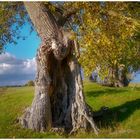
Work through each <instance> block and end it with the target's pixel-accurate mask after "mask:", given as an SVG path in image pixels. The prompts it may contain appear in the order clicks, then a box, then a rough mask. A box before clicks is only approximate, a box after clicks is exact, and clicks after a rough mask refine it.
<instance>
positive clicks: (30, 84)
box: [25, 80, 35, 86]
mask: <svg viewBox="0 0 140 140" xmlns="http://www.w3.org/2000/svg"><path fill="white" fill-rule="evenodd" d="M34 85H35V84H34V81H32V80H30V81H28V82H27V83H26V84H25V86H34Z"/></svg>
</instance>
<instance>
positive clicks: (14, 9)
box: [0, 2, 28, 52]
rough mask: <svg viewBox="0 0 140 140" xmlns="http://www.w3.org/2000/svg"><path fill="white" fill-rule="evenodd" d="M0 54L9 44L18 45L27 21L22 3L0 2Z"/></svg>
mask: <svg viewBox="0 0 140 140" xmlns="http://www.w3.org/2000/svg"><path fill="white" fill-rule="evenodd" d="M0 17H1V18H0V52H1V51H2V50H3V47H4V45H6V44H7V43H16V41H15V40H16V38H17V39H18V38H19V37H20V36H19V29H20V27H21V26H22V25H23V24H24V21H25V19H26V20H27V19H28V17H27V14H26V10H25V8H24V6H23V3H22V2H0Z"/></svg>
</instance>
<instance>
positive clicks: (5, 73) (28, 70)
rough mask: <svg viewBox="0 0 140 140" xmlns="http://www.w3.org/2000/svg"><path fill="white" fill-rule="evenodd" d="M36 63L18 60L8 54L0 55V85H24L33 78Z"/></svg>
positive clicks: (30, 60)
mask: <svg viewBox="0 0 140 140" xmlns="http://www.w3.org/2000/svg"><path fill="white" fill-rule="evenodd" d="M35 71H36V61H35V58H33V59H25V60H24V59H18V58H16V57H15V56H13V55H11V54H10V53H3V54H1V55H0V85H10V84H11V85H15V84H24V83H25V82H26V81H28V80H33V79H34V78H35Z"/></svg>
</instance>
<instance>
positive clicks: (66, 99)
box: [20, 2, 98, 134]
mask: <svg viewBox="0 0 140 140" xmlns="http://www.w3.org/2000/svg"><path fill="white" fill-rule="evenodd" d="M24 4H25V7H26V9H27V12H28V13H29V16H30V18H31V20H32V22H33V24H34V26H35V28H36V30H37V32H38V34H39V35H40V37H41V39H42V43H43V44H42V45H41V46H40V48H39V49H38V53H37V56H36V61H37V75H36V81H35V97H34V100H33V103H32V105H31V107H29V108H28V109H27V110H26V111H25V113H24V114H23V116H22V117H21V119H20V122H21V124H22V125H23V126H24V127H25V128H29V129H33V130H36V131H46V130H48V129H51V128H53V130H58V129H59V128H60V130H61V129H63V130H65V131H67V132H69V133H72V132H76V131H77V130H79V129H85V130H87V129H89V128H90V129H93V130H94V132H95V133H96V134H97V132H98V131H97V128H96V126H95V123H94V121H93V118H92V117H93V116H92V115H93V114H92V110H91V108H90V107H89V106H88V105H87V104H86V103H85V98H84V94H83V85H82V80H81V75H80V65H79V63H78V61H77V59H76V57H75V56H74V55H73V49H74V47H75V46H74V45H75V43H74V41H73V40H71V39H70V36H69V34H68V33H67V32H65V31H64V30H63V29H62V27H59V26H58V24H57V22H56V20H55V18H54V17H53V15H52V14H51V13H50V11H49V10H48V9H46V7H45V5H44V4H43V3H39V2H25V3H24ZM55 128H56V129H55Z"/></svg>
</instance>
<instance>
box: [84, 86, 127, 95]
mask: <svg viewBox="0 0 140 140" xmlns="http://www.w3.org/2000/svg"><path fill="white" fill-rule="evenodd" d="M125 92H128V89H122V88H106V89H104V90H93V91H87V92H86V96H87V97H98V96H102V95H104V94H119V93H120V94H123V93H125Z"/></svg>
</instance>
